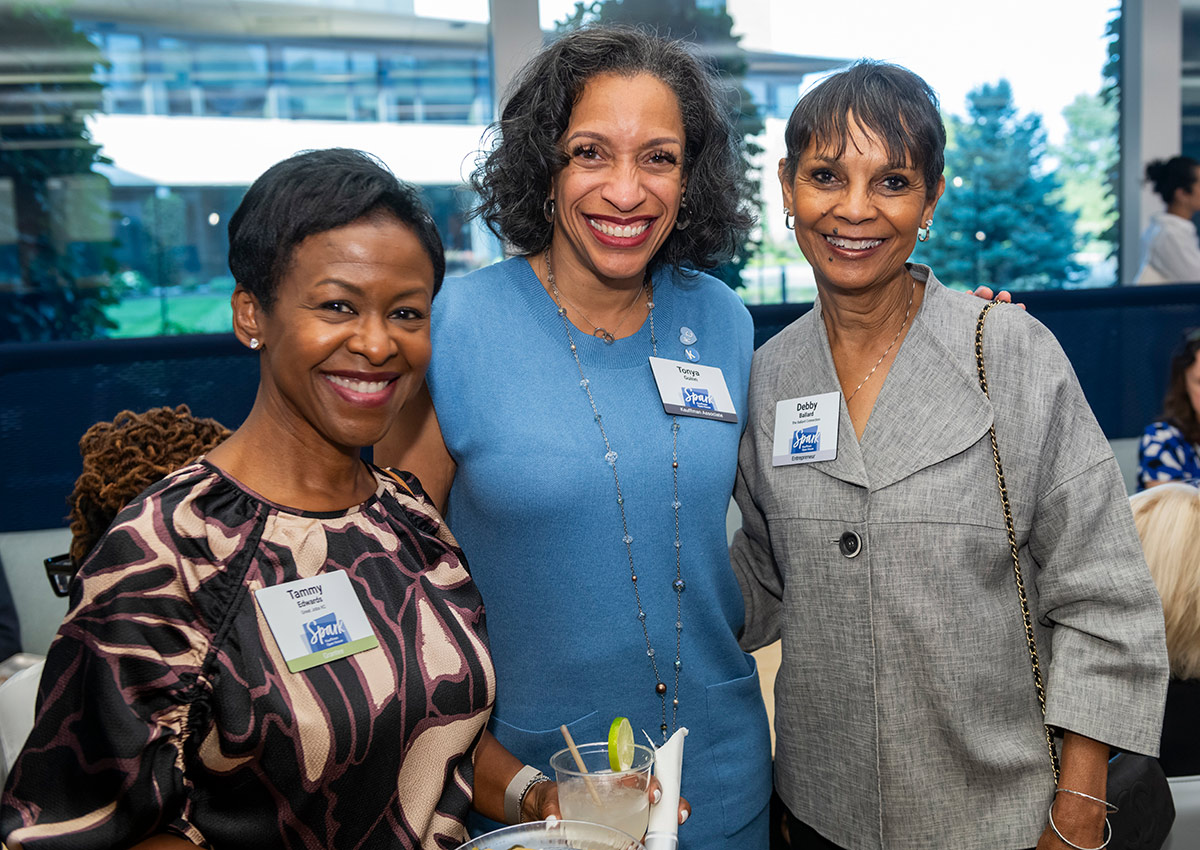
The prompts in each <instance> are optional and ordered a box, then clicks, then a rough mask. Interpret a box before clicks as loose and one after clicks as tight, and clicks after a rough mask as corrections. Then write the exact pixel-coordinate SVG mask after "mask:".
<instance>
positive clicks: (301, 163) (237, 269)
mask: <svg viewBox="0 0 1200 850" xmlns="http://www.w3.org/2000/svg"><path fill="white" fill-rule="evenodd" d="M377 216H386V217H390V218H394V219H396V221H398V222H399V223H400V224H403V225H406V226H408V227H410V228H412V231H413V233H414V234H415V235H416V237H417V240H418V241H419V242H420V243H421V247H422V248H424V249H425V253H426V254H428V255H429V259H430V261H431V262H432V263H433V291H434V292H435V293H436V292H437V291H438V288H439V287H440V286H441V285H442V278H443V277H444V276H445V274H446V255H445V253H444V252H443V250H442V238H441V237H440V236H439V235H438V232H437V227H436V226H435V225H434V223H433V218H432V217H431V216H430V215H429V212H428V210H426V209H425V205H424V203H422V201H421V197H420V195H419V194H418V192H417V189H416V188H415V187H413V186H411V185H409V184H408V183H405V182H403V181H401V180H398V179H397V178H396V176H395V175H394V174H392V172H391V171H389V170H388V169H387V167H386V166H385V165H383V164H382V163H381V162H380V161H379V160H378V159H376V158H375V157H373V156H371V155H370V154H367V153H363V152H362V151H358V150H352V149H350V148H329V149H328V150H318V151H305V152H304V153H299V154H296V155H295V156H293V157H290V158H288V159H285V160H284V161H283V162H279V163H276V164H275V165H272V166H271V167H270V168H268V169H267V170H266V171H265V172H263V174H262V176H261V177H259V178H258V179H257V180H255V181H254V184H253V185H252V186H251V187H250V188H249V189H248V190H247V191H246V195H245V197H243V198H242V202H241V204H239V205H238V208H237V210H236V211H235V212H234V214H233V216H232V217H231V218H230V219H229V270H230V271H231V272H233V279H234V280H235V281H237V284H238V286H240V287H242V288H243V289H245V290H246V291H247V292H249V293H250V294H251V295H253V296H254V297H255V298H257V299H258V303H259V304H261V305H262V306H263V309H265V310H270V309H271V305H272V304H273V303H274V301H275V292H276V290H277V289H278V287H279V282H280V280H282V279H283V276H284V274H285V273H286V272H287V269H288V266H289V264H290V263H291V260H292V253H293V252H294V251H295V250H296V246H297V245H299V244H300V243H301V242H303V241H304V240H305V239H307V238H308V237H309V236H312V235H313V234H315V233H324V232H325V231H327V230H334V229H336V228H338V227H345V226H346V225H347V224H353V223H354V222H356V221H359V220H360V219H364V218H374V217H377Z"/></svg>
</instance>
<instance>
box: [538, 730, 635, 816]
mask: <svg viewBox="0 0 1200 850" xmlns="http://www.w3.org/2000/svg"><path fill="white" fill-rule="evenodd" d="M578 750H579V756H580V758H582V759H583V764H584V767H586V768H587V772H586V773H585V772H583V771H581V770H580V769H579V766H578V765H577V764H576V762H575V757H574V756H573V755H572V754H571V751H570V750H569V749H566V750H559V751H558V752H557V753H555V754H554V755H553V756H551V758H550V767H552V768H554V774H555V778H556V779H557V780H558V804H559V806H560V807H561V808H562V813H563V817H566V818H570V819H571V820H584V821H591V822H592V823H599V824H603V825H605V826H611V827H613V828H614V829H619V830H621V831H622V832H625V833H628V834H629V835H631V836H632V837H634V838H637V839H640V838H641V837H642V836H643V835H645V834H646V826H647V825H648V823H649V821H650V799H649V797H648V796H647V789H648V788H649V786H650V768H651V767H652V766H653V765H654V751H653V750H652V749H650V748H649V747H647V746H645V745H643V744H635V745H634V755H633V764H632V765H630V767H629V769H628V770H618V771H614V770H612V769H611V768H610V767H609V760H608V744H607V743H605V742H600V743H594V744H580V745H579V746H578Z"/></svg>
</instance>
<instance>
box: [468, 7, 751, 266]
mask: <svg viewBox="0 0 1200 850" xmlns="http://www.w3.org/2000/svg"><path fill="white" fill-rule="evenodd" d="M598 74H616V75H620V76H624V77H632V76H635V75H637V74H649V75H651V76H653V77H655V78H657V79H659V80H661V81H662V82H663V83H664V84H665V85H666V86H667V87H668V88H670V89H671V91H673V92H674V93H675V97H676V99H677V100H678V101H679V108H680V112H681V113H682V115H683V129H684V150H683V173H684V175H685V176H686V177H687V212H688V215H689V216H690V222H691V223H690V225H689V226H688V227H687V229H685V230H675V229H673V230H672V231H671V233H670V235H669V236H668V237H667V239H666V241H665V242H664V243H663V244H662V247H660V248H659V249H658V252H657V253H656V254H655V256H654V258H653V259H652V260H651V265H652V266H655V267H657V266H661V265H669V266H673V267H676V268H695V269H707V268H712V267H713V266H716V265H718V264H720V263H722V262H724V261H725V260H727V259H729V258H730V257H732V256H733V254H734V253H735V252H736V251H737V250H738V248H740V247H741V246H742V245H743V244H744V242H745V239H746V234H747V233H748V232H749V230H750V228H751V227H752V226H753V224H754V216H753V214H752V213H751V212H750V208H749V201H748V199H749V198H750V197H751V191H750V184H749V180H748V178H747V176H746V174H745V172H744V170H743V167H742V161H741V158H740V157H739V156H738V145H737V139H736V136H735V133H734V130H733V125H732V123H731V122H730V119H729V115H728V112H727V110H726V109H725V108H723V106H722V102H721V96H720V95H719V94H718V91H717V83H716V81H715V80H714V78H713V76H712V74H710V73H709V72H708V70H706V68H705V66H704V64H703V63H702V62H701V61H700V60H699V59H697V58H696V57H695V56H693V55H692V53H691V52H690V51H689V50H688V49H687V48H686V47H685V46H684V44H683V42H680V41H673V40H668V39H665V38H660V37H658V36H656V35H651V34H650V33H648V32H645V31H643V30H640V29H637V28H634V27H629V26H615V25H613V26H587V27H582V28H580V29H577V30H575V31H574V32H571V33H569V34H567V35H564V36H563V37H562V38H560V39H558V40H557V41H555V42H554V43H553V44H551V45H549V46H548V47H547V48H545V49H544V50H543V51H542V52H541V53H539V54H538V55H537V56H535V57H534V58H533V59H532V60H531V61H530V62H529V63H528V64H527V65H526V66H525V67H524V68H523V69H522V70H521V71H520V73H519V74H518V75H517V77H516V79H515V81H514V83H513V85H512V87H511V89H510V90H509V94H508V99H507V102H506V103H505V106H504V110H503V112H502V113H501V117H500V121H499V122H497V123H495V124H493V125H492V126H491V128H489V132H488V138H489V140H490V150H485V151H482V152H481V153H480V156H479V158H478V160H477V162H476V167H475V171H474V173H473V174H472V175H471V178H470V184H471V188H472V189H474V190H475V192H476V193H477V194H478V195H479V198H480V202H479V204H478V206H476V207H475V208H474V209H473V210H472V213H473V214H474V215H477V216H479V217H481V218H482V219H483V220H484V222H485V223H486V224H487V226H488V228H489V229H491V231H492V232H493V233H495V234H496V235H497V236H498V237H500V239H502V240H503V241H504V242H505V243H506V244H507V245H508V246H510V247H511V248H512V249H513V250H515V251H517V252H519V253H521V254H524V255H526V256H529V255H532V254H537V253H539V252H541V251H544V250H545V249H546V248H547V247H548V246H549V245H550V238H551V236H552V234H553V229H554V228H553V226H552V225H551V224H550V223H549V222H547V221H546V219H545V216H544V215H543V214H542V206H543V204H544V203H545V201H546V197H547V195H548V192H549V187H550V181H551V179H552V178H553V177H554V175H556V174H557V173H558V172H560V171H561V170H562V169H563V168H564V167H565V166H566V164H567V161H568V160H567V155H566V154H565V153H564V152H563V150H562V149H561V148H560V147H559V140H560V139H561V138H562V135H563V133H565V132H566V130H567V125H568V124H569V123H570V120H571V111H572V110H573V109H574V107H575V104H576V103H577V102H578V100H579V98H580V96H581V95H582V94H583V89H584V86H585V85H586V84H587V82H588V80H590V79H591V78H592V77H595V76H596V75H598Z"/></svg>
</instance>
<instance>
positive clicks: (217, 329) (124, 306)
mask: <svg viewBox="0 0 1200 850" xmlns="http://www.w3.org/2000/svg"><path fill="white" fill-rule="evenodd" d="M162 309H163V308H162V302H161V301H160V300H159V299H158V298H156V297H153V296H151V297H135V298H126V299H125V300H124V301H122V302H121V303H120V304H117V305H115V306H113V307H109V308H108V310H106V311H105V312H106V314H107V315H108V317H109V318H110V319H112V320H113V321H114V322H116V323H117V329H116V330H115V331H112V332H111V333H110V336H114V337H132V336H158V335H160V334H162V333H163V322H162ZM232 317H233V314H232V312H231V311H230V308H229V293H206V294H184V293H181V294H171V295H168V296H167V298H166V318H167V321H168V322H169V323H170V324H169V332H170V333H181V334H187V333H195V334H205V333H225V332H226V331H229V330H231V329H232V327H233V325H232V321H233V318H232Z"/></svg>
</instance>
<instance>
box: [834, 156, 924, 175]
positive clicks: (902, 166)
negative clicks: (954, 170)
mask: <svg viewBox="0 0 1200 850" xmlns="http://www.w3.org/2000/svg"><path fill="white" fill-rule="evenodd" d="M811 159H813V160H816V161H817V162H820V163H826V164H828V165H838V164H839V163H840V162H841V158H840V157H836V156H824V155H817V156H813V157H811ZM879 170H880V171H916V172H920V171H921V169H919V168H918V167H917V166H915V165H913V164H911V163H907V162H888V163H885V164H884V166H883V167H882V168H881V169H879Z"/></svg>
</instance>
